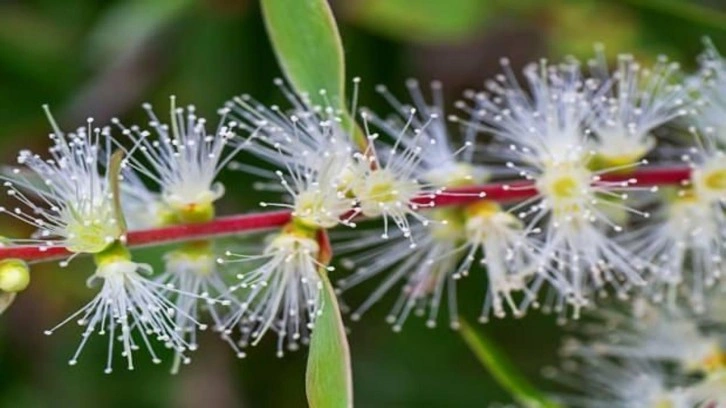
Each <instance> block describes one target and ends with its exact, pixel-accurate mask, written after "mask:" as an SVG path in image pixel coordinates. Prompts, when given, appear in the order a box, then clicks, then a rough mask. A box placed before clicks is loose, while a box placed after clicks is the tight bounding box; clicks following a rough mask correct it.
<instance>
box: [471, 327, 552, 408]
mask: <svg viewBox="0 0 726 408" xmlns="http://www.w3.org/2000/svg"><path fill="white" fill-rule="evenodd" d="M459 334H461V337H462V338H463V339H464V342H465V343H466V345H467V346H469V349H471V351H472V352H473V353H474V355H475V356H476V358H477V359H478V360H479V362H480V363H481V365H482V366H484V368H486V369H487V371H489V373H490V374H491V375H492V377H494V379H495V380H496V381H497V383H499V385H500V386H502V388H504V389H505V390H507V391H509V393H510V394H511V395H512V397H513V398H514V399H515V400H517V401H518V402H519V403H520V404H522V405H524V406H526V407H532V408H534V407H539V408H557V407H559V405H558V404H556V403H554V402H553V401H551V400H550V399H548V398H547V396H545V395H544V394H543V393H542V392H540V391H539V390H538V389H537V388H535V387H534V386H533V385H532V384H530V383H529V382H528V381H527V379H526V378H524V376H522V374H521V373H520V372H519V371H518V370H517V369H516V367H514V365H512V363H511V362H510V361H509V360H508V359H507V357H506V355H505V354H504V353H503V352H502V351H501V350H499V348H498V347H497V345H496V344H494V343H493V342H492V341H491V340H489V339H488V338H486V337H485V336H483V335H481V334H479V333H477V332H476V331H475V330H474V329H473V328H472V327H471V326H470V325H469V323H468V322H467V321H466V320H465V319H463V318H462V319H461V327H460V329H459Z"/></svg>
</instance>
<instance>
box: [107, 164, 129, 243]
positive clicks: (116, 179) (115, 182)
mask: <svg viewBox="0 0 726 408" xmlns="http://www.w3.org/2000/svg"><path fill="white" fill-rule="evenodd" d="M123 159H124V152H123V151H121V150H117V151H115V152H114V153H113V155H112V156H111V160H110V161H109V165H108V175H107V177H108V182H109V185H110V187H111V192H112V193H113V210H114V217H116V222H117V223H118V227H119V232H120V234H121V235H123V234H126V230H127V228H126V217H124V212H123V208H122V207H121V187H120V183H121V165H122V162H123Z"/></svg>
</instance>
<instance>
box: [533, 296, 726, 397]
mask: <svg viewBox="0 0 726 408" xmlns="http://www.w3.org/2000/svg"><path fill="white" fill-rule="evenodd" d="M722 303H723V301H721V300H719V301H716V300H714V301H713V302H711V303H710V304H709V307H708V309H707V311H706V313H703V314H699V315H693V314H692V313H690V312H689V311H685V310H673V309H671V310H665V309H663V308H657V307H653V306H651V305H648V304H646V303H639V302H636V305H635V306H636V307H635V308H634V309H633V310H632V311H630V312H622V311H617V310H612V309H611V310H609V311H599V312H598V313H597V314H595V315H594V316H592V317H593V319H592V320H588V321H587V323H584V324H583V325H582V326H581V327H580V328H579V333H578V335H579V338H573V339H569V340H568V341H566V342H565V344H564V346H563V348H562V355H563V358H564V359H565V362H564V363H563V364H562V367H561V368H547V369H546V370H545V373H546V375H547V376H549V377H552V378H553V379H554V380H555V381H557V382H559V383H560V384H562V385H565V386H567V387H568V388H570V389H574V390H578V391H579V392H578V393H568V394H564V393H563V394H562V395H559V396H558V399H560V400H561V402H563V403H566V404H567V406H577V407H579V406H586V407H610V406H628V407H659V406H667V407H678V408H680V407H682V408H687V407H695V406H721V405H722V404H724V403H726V352H724V348H723V347H724V344H726V343H724V341H725V340H726V337H725V336H724V333H726V332H724V328H726V326H724V324H726V321H724V319H723V316H724V315H723V312H724V310H722V309H723V304H722Z"/></svg>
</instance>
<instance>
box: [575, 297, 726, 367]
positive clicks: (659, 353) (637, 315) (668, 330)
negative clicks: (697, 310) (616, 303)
mask: <svg viewBox="0 0 726 408" xmlns="http://www.w3.org/2000/svg"><path fill="white" fill-rule="evenodd" d="M634 306H635V307H634V308H633V310H632V311H628V312H622V311H618V310H602V309H601V310H599V311H598V312H597V313H595V314H593V317H594V318H595V319H594V320H593V321H591V322H588V323H586V324H584V325H583V326H581V327H580V331H581V333H582V334H583V335H584V336H585V340H586V341H585V343H584V344H583V343H581V342H579V341H574V340H573V341H570V342H569V343H567V344H566V347H565V348H564V349H563V351H564V352H565V353H566V354H568V355H583V354H584V355H587V354H588V353H597V354H598V355H601V356H608V357H612V358H617V359H622V360H636V359H641V360H648V361H652V362H658V363H674V364H676V366H677V367H678V369H679V370H680V371H682V372H684V373H692V372H696V373H699V372H700V373H707V372H711V371H713V370H718V369H723V368H724V364H726V359H725V358H726V354H724V350H723V348H722V346H721V344H720V340H719V338H718V336H715V335H713V334H711V333H708V332H706V331H704V330H703V328H702V327H701V325H700V323H701V320H700V319H698V318H696V317H695V316H693V315H692V314H690V313H688V312H687V311H684V310H678V309H663V308H660V307H656V306H653V305H651V304H648V303H646V302H636V303H635V305H634Z"/></svg>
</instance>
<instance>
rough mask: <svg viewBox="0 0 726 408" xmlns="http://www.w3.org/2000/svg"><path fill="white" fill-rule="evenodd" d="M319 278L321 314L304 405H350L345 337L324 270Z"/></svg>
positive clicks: (312, 344) (322, 407)
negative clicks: (322, 302)
mask: <svg viewBox="0 0 726 408" xmlns="http://www.w3.org/2000/svg"><path fill="white" fill-rule="evenodd" d="M320 276H321V279H322V281H323V301H324V302H325V303H324V306H323V309H322V315H320V316H319V317H318V318H317V320H316V321H315V329H314V330H313V334H312V339H311V340H310V354H309V355H308V367H307V373H306V378H305V383H306V388H307V395H308V404H309V405H310V407H312V408H344V407H352V406H353V380H352V374H351V371H350V350H349V348H348V339H347V338H346V335H345V329H344V327H343V319H342V318H341V317H340V308H339V307H338V301H337V299H336V296H335V292H334V290H333V285H331V284H330V280H329V279H328V276H327V273H326V272H325V271H324V270H323V271H321V273H320Z"/></svg>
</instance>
